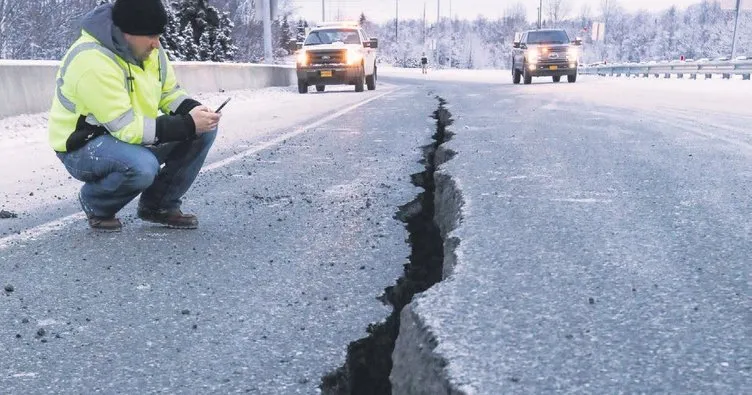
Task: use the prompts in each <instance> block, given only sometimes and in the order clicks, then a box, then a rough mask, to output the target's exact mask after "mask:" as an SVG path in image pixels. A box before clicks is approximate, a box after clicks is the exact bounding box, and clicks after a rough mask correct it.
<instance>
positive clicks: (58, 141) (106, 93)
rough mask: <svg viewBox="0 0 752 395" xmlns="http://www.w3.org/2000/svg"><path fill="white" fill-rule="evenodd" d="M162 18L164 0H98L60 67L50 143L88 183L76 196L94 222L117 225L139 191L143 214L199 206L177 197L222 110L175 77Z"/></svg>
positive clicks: (160, 218) (190, 223)
mask: <svg viewBox="0 0 752 395" xmlns="http://www.w3.org/2000/svg"><path fill="white" fill-rule="evenodd" d="M166 24H167V13H166V11H165V8H164V5H163V4H162V1H161V0H116V1H115V3H114V4H104V5H101V6H99V7H97V8H95V9H94V10H93V11H91V12H90V13H89V14H87V15H86V16H85V17H84V19H83V21H82V32H81V36H80V38H79V39H78V40H77V41H76V42H75V43H74V44H73V45H72V46H71V47H70V49H69V50H68V52H67V54H66V55H65V57H64V58H63V61H62V64H61V67H60V70H59V71H58V74H57V92H56V95H55V98H54V99H53V103H52V109H51V111H50V120H49V140H50V145H51V146H52V148H53V149H54V150H55V152H56V153H57V156H58V158H60V160H61V161H62V162H63V164H64V165H65V168H66V169H67V170H68V172H69V173H70V174H71V175H72V176H73V177H74V178H76V179H77V180H80V181H83V182H84V183H85V184H84V185H83V187H82V188H81V192H80V193H79V195H78V198H79V201H80V203H81V208H82V209H83V211H84V212H85V213H86V216H87V219H88V223H89V226H91V227H92V228H94V229H97V230H104V231H119V230H121V227H122V225H121V223H120V220H118V219H117V218H116V217H115V215H116V214H117V213H118V211H120V210H121V209H122V208H123V207H125V205H127V204H128V203H129V202H130V201H131V200H133V199H135V198H136V197H137V196H138V195H139V194H140V195H141V198H140V200H139V204H138V211H137V215H138V217H139V218H141V219H142V220H144V221H150V222H156V223H159V224H163V225H166V226H168V227H172V228H180V229H195V228H197V227H198V219H197V218H196V216H195V215H191V214H184V213H183V212H182V211H181V210H180V206H181V203H182V201H181V197H182V196H183V195H184V194H185V193H186V191H187V190H188V189H189V188H190V187H191V185H192V184H193V181H194V180H195V179H196V176H197V175H198V173H199V170H200V169H201V167H202V166H203V164H204V160H205V159H206V155H207V153H208V152H209V148H210V147H211V146H212V143H213V142H214V139H215V137H216V134H217V132H216V130H217V125H218V124H219V119H220V114H217V113H214V112H213V111H212V110H210V109H209V108H207V107H205V106H203V105H201V103H199V102H197V101H196V100H193V99H191V98H189V97H188V95H187V94H186V92H185V91H183V90H182V89H181V88H180V86H179V85H178V83H177V81H176V79H175V73H174V71H173V68H172V65H171V64H170V62H169V61H168V60H167V56H166V55H165V52H164V50H163V49H162V48H161V47H160V44H159V37H160V35H161V34H162V33H164V31H165V26H166ZM160 110H161V111H162V112H163V113H164V114H165V115H159V111H160ZM161 164H164V167H162V168H160V165H161Z"/></svg>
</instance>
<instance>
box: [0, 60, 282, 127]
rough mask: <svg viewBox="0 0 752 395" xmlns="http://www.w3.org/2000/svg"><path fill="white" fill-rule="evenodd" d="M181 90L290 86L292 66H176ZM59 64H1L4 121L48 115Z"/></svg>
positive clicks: (0, 113)
mask: <svg viewBox="0 0 752 395" xmlns="http://www.w3.org/2000/svg"><path fill="white" fill-rule="evenodd" d="M173 64H174V66H175V73H176V74H177V77H178V81H179V82H180V84H181V86H183V88H185V89H186V90H188V92H191V93H199V92H219V91H229V90H241V89H259V88H266V87H270V86H289V85H291V84H293V83H294V82H295V68H294V67H292V66H276V65H258V64H248V63H211V62H174V63H173ZM58 67H59V62H57V61H28V60H23V61H21V60H0V118H3V117H9V116H14V115H20V114H30V113H39V112H44V111H48V110H49V109H50V105H51V103H52V97H53V95H54V94H55V75H56V73H57V69H58Z"/></svg>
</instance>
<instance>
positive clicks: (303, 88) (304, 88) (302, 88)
mask: <svg viewBox="0 0 752 395" xmlns="http://www.w3.org/2000/svg"><path fill="white" fill-rule="evenodd" d="M298 93H308V83H306V82H305V81H301V80H298Z"/></svg>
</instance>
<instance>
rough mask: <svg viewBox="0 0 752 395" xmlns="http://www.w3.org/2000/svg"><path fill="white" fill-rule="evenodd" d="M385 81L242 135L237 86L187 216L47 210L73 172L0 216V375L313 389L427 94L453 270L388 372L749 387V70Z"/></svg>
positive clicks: (357, 334) (656, 386) (47, 387)
mask: <svg viewBox="0 0 752 395" xmlns="http://www.w3.org/2000/svg"><path fill="white" fill-rule="evenodd" d="M416 77H417V78H416ZM726 82H728V83H730V84H741V83H742V82H741V81H733V82H732V81H726ZM383 83H387V84H386V85H383V87H388V89H392V88H399V89H397V90H396V91H393V92H388V91H387V90H384V89H382V85H380V89H379V90H378V91H377V92H376V93H373V92H371V93H366V94H364V95H361V96H358V95H355V94H353V93H350V92H349V91H348V92H345V91H335V92H327V93H325V94H321V95H317V94H310V95H308V96H306V97H305V98H304V99H305V100H306V101H309V100H310V102H313V101H314V100H316V101H317V102H319V103H322V102H323V103H326V104H327V105H329V106H330V107H329V109H328V111H322V112H320V113H319V114H318V115H316V116H313V115H312V117H311V119H308V120H306V121H305V122H301V123H299V124H298V123H296V124H294V125H287V126H285V127H282V128H279V130H276V131H275V132H274V133H267V134H265V135H263V136H261V137H259V138H258V139H256V140H254V141H253V142H252V143H250V144H249V143H248V142H244V143H243V144H240V142H241V141H244V140H243V138H242V133H241V132H242V130H243V128H244V127H245V125H246V124H247V121H244V117H243V112H242V109H239V108H234V109H230V108H229V107H228V116H229V115H230V114H233V113H232V112H231V111H239V112H235V113H234V115H232V116H231V118H228V119H232V121H231V122H230V123H229V124H228V125H226V126H227V127H228V128H229V129H233V130H236V132H235V133H236V134H233V136H237V137H236V138H237V140H228V141H226V142H225V144H226V145H227V146H232V145H233V142H234V141H237V142H238V143H237V144H236V149H235V150H234V151H232V152H231V150H228V151H226V152H225V154H223V155H218V156H216V157H214V158H213V159H212V163H213V164H212V165H210V166H209V167H208V170H207V171H205V172H204V173H203V174H202V175H201V176H200V178H199V180H198V182H197V183H196V185H194V188H193V189H192V190H191V191H189V194H188V196H187V197H186V209H187V210H189V211H192V212H196V213H197V214H199V215H200V220H201V228H200V229H199V230H198V231H193V232H184V231H172V230H167V229H163V228H160V227H155V226H151V225H147V224H143V223H141V222H140V221H138V220H136V219H134V218H133V215H132V213H133V212H134V208H133V207H129V208H126V211H125V213H126V216H125V218H124V219H125V228H124V232H123V233H121V234H116V235H110V234H108V235H102V234H96V233H92V232H91V231H89V230H88V229H87V227H86V225H85V223H84V221H83V220H81V219H76V218H75V217H74V218H70V219H69V220H67V221H62V222H53V224H52V225H49V226H47V227H44V223H49V222H48V221H54V220H55V218H59V217H61V216H66V215H68V214H69V213H70V212H72V211H75V203H74V202H73V201H72V198H73V196H69V197H68V196H67V195H66V197H65V198H63V199H62V201H59V202H58V203H57V204H56V205H55V204H50V205H49V207H48V208H45V207H44V205H40V207H41V208H39V209H38V210H39V211H38V212H36V214H35V216H34V217H33V218H19V219H14V220H6V221H17V222H11V224H12V225H5V226H7V227H9V228H10V229H11V231H9V232H8V234H7V235H3V236H2V237H0V273H1V276H2V277H0V286H5V285H12V286H13V290H12V291H8V290H6V291H4V292H3V291H2V290H0V322H2V323H3V324H2V325H0V350H1V351H0V389H2V392H9V393H94V392H102V393H157V392H168V393H195V392H206V393H230V392H250V393H259V394H289V393H316V391H317V389H316V387H317V386H318V384H319V382H320V378H321V376H323V375H324V374H326V373H328V372H331V371H332V370H333V369H335V368H337V367H339V366H341V365H342V364H343V362H344V360H345V352H346V347H347V344H348V343H350V342H351V341H353V340H356V339H358V338H361V337H363V336H365V329H366V327H367V326H368V325H369V323H373V322H378V321H380V320H383V319H384V318H385V317H386V316H387V315H389V313H390V309H389V308H388V306H384V305H382V303H381V302H380V301H378V300H377V297H378V296H380V295H381V294H382V292H383V290H384V288H385V287H387V286H390V285H393V284H394V282H395V280H396V279H397V278H398V277H400V276H401V275H402V269H403V265H404V264H405V263H406V262H407V256H408V255H409V253H410V249H409V246H408V245H407V244H406V242H405V239H406V238H407V231H406V230H405V228H404V224H403V223H401V222H399V221H397V220H396V219H394V214H395V212H396V211H397V209H398V207H399V206H401V205H403V204H405V203H407V202H410V201H411V200H413V199H414V198H415V196H416V194H417V193H418V192H420V189H418V188H416V187H414V186H412V185H411V183H410V175H411V174H414V173H417V172H420V171H422V170H423V169H424V168H423V165H422V164H419V163H418V161H419V160H420V159H421V158H422V152H421V150H420V149H419V147H421V146H423V145H425V144H428V143H429V142H430V138H431V135H432V134H433V132H434V127H433V125H432V124H431V123H430V122H429V120H428V118H427V117H428V116H429V115H430V113H431V112H432V111H433V110H434V109H435V108H436V100H435V99H434V97H435V96H440V97H443V98H444V99H446V100H447V101H448V103H449V104H448V108H449V110H450V111H451V113H452V114H453V118H454V121H455V122H454V124H453V125H452V126H451V127H450V131H451V132H452V133H454V136H453V138H452V140H451V141H450V142H448V143H446V144H445V145H444V147H443V149H444V150H451V151H454V152H456V155H455V156H454V157H453V158H452V159H451V160H449V161H448V162H447V163H445V164H443V165H442V166H441V167H440V169H439V173H438V174H437V176H438V177H437V180H438V182H439V185H437V190H438V191H439V192H438V193H439V195H438V196H437V202H439V203H441V204H439V205H438V208H439V210H440V211H439V212H438V213H437V221H438V222H439V223H440V224H441V225H442V226H443V227H444V230H445V231H447V232H449V233H448V234H447V235H446V236H447V240H451V243H449V244H448V246H447V249H446V252H447V255H446V262H445V263H446V264H445V267H444V274H445V276H446V279H445V280H444V281H443V282H442V283H440V284H437V285H436V286H434V287H433V288H432V289H431V290H429V291H427V292H426V293H425V294H423V295H421V296H419V297H418V298H417V299H416V301H415V302H413V303H412V304H411V305H409V306H408V307H407V308H406V309H405V310H404V311H403V312H402V320H403V322H402V327H401V330H400V336H399V338H398V339H397V348H396V349H395V352H394V362H395V368H394V370H393V372H392V376H391V379H392V382H393V383H394V387H393V391H394V393H395V394H420V393H426V394H436V393H468V394H474V393H477V394H499V393H550V392H565V393H594V394H603V393H622V392H625V393H635V392H637V393H642V392H645V393H656V392H658V393H663V392H667V393H692V392H697V393H751V392H752V290H751V285H752V276H751V273H750V266H749V263H750V259H749V256H750V255H752V225H750V222H749V221H748V219H749V217H750V214H752V204H751V203H750V199H749V196H750V187H749V185H750V181H752V162H751V161H750V158H751V157H752V149H751V148H752V135H751V134H750V133H749V132H748V125H749V124H750V121H752V114H750V113H749V111H748V109H747V107H746V105H744V104H740V103H745V101H744V100H747V99H750V97H749V93H747V92H748V91H749V90H748V89H746V88H744V89H746V90H742V89H739V88H734V89H731V88H729V89H726V88H717V87H716V86H715V85H710V84H705V83H704V82H702V81H683V82H682V83H679V82H677V81H671V82H666V81H656V80H647V81H646V80H611V79H597V78H582V79H580V80H579V81H578V83H577V84H566V83H561V84H552V83H542V80H535V81H534V84H533V85H532V86H513V85H511V82H510V79H509V76H507V75H506V74H499V75H498V77H497V76H496V75H495V74H491V77H490V79H487V80H485V81H480V80H478V81H473V79H472V78H468V79H464V80H462V81H458V80H453V79H452V78H449V77H447V78H443V77H442V76H441V75H440V74H439V73H432V74H429V76H428V77H422V76H419V75H416V76H407V78H406V75H405V73H395V74H393V75H391V76H390V75H389V73H383V74H382V79H381V81H380V84H383ZM712 83H713V84H718V83H724V82H722V81H713V82H712ZM746 83H748V82H746ZM691 84H696V85H691ZM730 86H731V85H730ZM734 86H736V85H734ZM732 91H733V92H732ZM729 92H732V93H729ZM381 93H387V94H386V95H385V96H383V97H378V96H376V95H378V94H381ZM366 95H370V96H366ZM361 97H362V98H371V99H373V100H372V101H370V102H367V103H365V104H363V105H362V106H360V107H357V108H350V110H349V111H348V112H346V113H342V114H339V115H338V114H336V113H335V112H336V111H337V110H340V109H343V108H347V106H349V105H351V104H353V103H357V102H358V101H359V100H360V98H361ZM697 97H702V98H703V100H695V98H697ZM740 100H741V102H740ZM748 102H749V101H748V100H747V101H746V103H748ZM287 111H290V110H289V109H287ZM248 112H249V113H251V112H252V111H251V109H250V108H249V110H248ZM329 114H334V115H333V116H331V117H329V118H331V119H327V122H324V123H315V124H313V127H308V128H300V126H301V125H306V124H307V125H311V122H315V120H316V119H322V118H325V117H326V116H327V115H329ZM226 121H227V120H226ZM234 154H237V156H232V155H234ZM53 181H54V182H51V183H52V184H60V183H63V184H65V183H66V182H73V181H66V180H65V179H62V180H57V179H56V180H53ZM10 198H13V199H15V198H16V195H13V196H11V197H10ZM10 198H9V199H10ZM61 206H62V207H63V209H62V210H61V209H60V207H61ZM61 213H62V214H61ZM7 223H8V222H6V224H7ZM40 225H42V227H41V228H40ZM19 229H21V234H20V235H17V234H15V233H14V232H15V231H17V230H19ZM455 244H458V245H457V246H456V248H455Z"/></svg>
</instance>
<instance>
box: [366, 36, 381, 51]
mask: <svg viewBox="0 0 752 395" xmlns="http://www.w3.org/2000/svg"><path fill="white" fill-rule="evenodd" d="M368 44H369V45H368V46H369V48H373V49H376V48H378V47H379V39H378V38H371V41H369V42H368Z"/></svg>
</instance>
